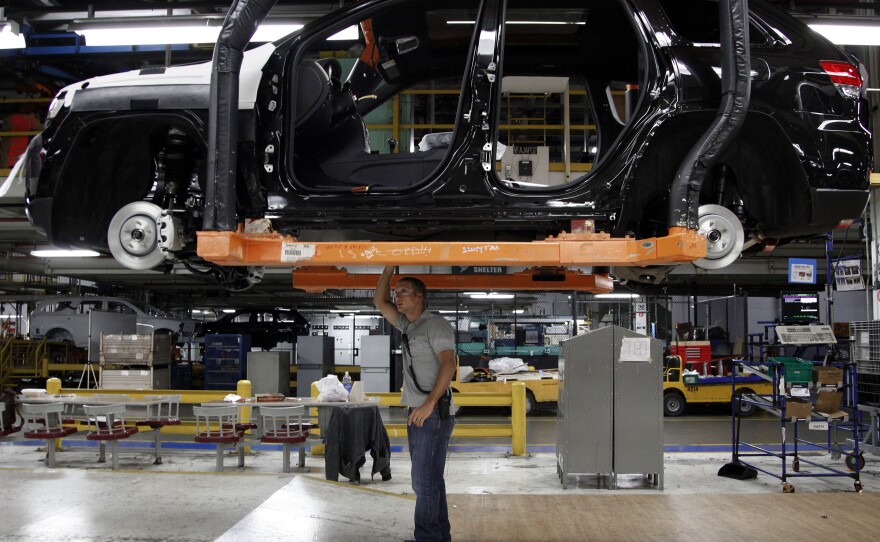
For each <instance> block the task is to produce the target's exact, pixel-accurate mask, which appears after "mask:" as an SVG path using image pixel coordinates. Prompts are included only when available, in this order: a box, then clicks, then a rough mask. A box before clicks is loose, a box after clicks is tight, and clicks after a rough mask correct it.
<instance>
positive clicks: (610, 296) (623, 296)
mask: <svg viewBox="0 0 880 542" xmlns="http://www.w3.org/2000/svg"><path fill="white" fill-rule="evenodd" d="M593 297H595V298H596V299H636V298H637V297H639V294H596V295H595V296H593Z"/></svg>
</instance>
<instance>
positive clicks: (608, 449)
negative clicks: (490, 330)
mask: <svg viewBox="0 0 880 542" xmlns="http://www.w3.org/2000/svg"><path fill="white" fill-rule="evenodd" d="M624 339H638V340H637V341H635V342H633V341H625V340H624ZM622 348H625V351H623V352H624V355H623V356H621V353H622ZM662 353H663V352H662V346H661V344H660V341H657V340H655V339H650V338H648V337H645V336H644V335H641V334H638V333H635V332H633V331H630V330H628V329H625V328H622V327H618V326H609V327H605V328H601V329H597V330H595V331H591V332H588V333H585V334H583V335H578V336H576V337H573V338H571V339H569V340H567V341H564V342H563V343H562V348H561V350H560V358H559V406H558V410H557V413H558V414H557V416H558V424H557V443H556V458H557V472H558V474H559V477H560V480H561V481H562V485H563V487H567V485H568V479H569V477H570V476H576V475H598V476H599V478H600V480H602V479H605V478H606V477H607V478H610V487H611V488H612V489H613V488H616V487H617V482H618V475H624V474H642V475H645V476H646V477H647V479H648V482H649V483H650V484H651V485H653V486H655V487H658V488H661V489H662V487H663V402H662V399H663V389H662V383H661V370H662Z"/></svg>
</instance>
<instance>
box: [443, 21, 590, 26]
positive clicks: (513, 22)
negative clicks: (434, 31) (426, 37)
mask: <svg viewBox="0 0 880 542" xmlns="http://www.w3.org/2000/svg"><path fill="white" fill-rule="evenodd" d="M446 24H470V25H472V24H474V21H446ZM504 24H550V25H569V24H576V25H585V24H587V23H585V22H583V21H575V22H568V21H505V22H504Z"/></svg>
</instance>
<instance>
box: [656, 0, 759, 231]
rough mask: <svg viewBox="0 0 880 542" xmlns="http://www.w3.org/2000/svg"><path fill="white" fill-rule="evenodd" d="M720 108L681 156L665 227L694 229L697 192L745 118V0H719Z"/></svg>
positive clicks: (747, 80) (747, 83) (748, 85)
mask: <svg viewBox="0 0 880 542" xmlns="http://www.w3.org/2000/svg"><path fill="white" fill-rule="evenodd" d="M718 10H719V21H720V28H721V36H720V41H721V55H720V56H721V105H720V107H719V108H718V113H717V115H716V116H715V120H714V121H713V122H712V125H711V126H710V127H709V129H708V130H706V132H705V133H704V134H703V136H702V137H700V139H699V140H698V141H697V142H696V143H695V144H694V146H693V147H692V148H691V150H690V151H689V152H688V154H687V155H686V156H685V158H684V160H683V161H682V163H681V165H680V166H679V167H678V171H677V172H676V173H675V179H674V180H673V182H672V190H671V192H670V196H669V226H670V227H675V226H678V227H685V228H688V229H692V230H694V229H697V226H698V224H697V219H698V214H699V207H700V189H701V188H702V186H703V181H705V179H706V175H707V173H708V172H709V171H710V170H711V169H712V166H713V165H715V162H716V161H717V160H718V157H719V156H721V154H722V153H723V152H724V150H725V149H726V148H727V146H728V145H729V144H730V142H731V141H733V138H734V137H736V134H737V132H739V129H740V127H742V124H743V122H744V121H745V118H746V112H747V111H748V108H749V95H750V92H751V75H750V69H751V68H750V59H749V24H748V18H749V16H748V13H749V7H748V0H719V2H718Z"/></svg>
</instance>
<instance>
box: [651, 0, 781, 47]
mask: <svg viewBox="0 0 880 542" xmlns="http://www.w3.org/2000/svg"><path fill="white" fill-rule="evenodd" d="M658 1H659V4H660V6H661V7H662V8H663V11H664V12H666V18H667V19H669V22H670V23H671V24H672V28H673V29H674V30H675V33H676V34H678V35H679V36H681V37H683V38H685V39H686V40H688V41H690V42H692V43H701V44H703V43H704V44H716V43H718V39H719V38H718V36H719V35H720V33H721V28H720V26H719V24H718V2H717V1H715V0H658ZM749 43H751V44H752V45H766V44H767V43H769V39H768V37H767V34H766V33H765V32H764V31H763V30H762V29H761V28H760V27H758V26H756V25H755V23H754V21H750V23H749Z"/></svg>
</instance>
